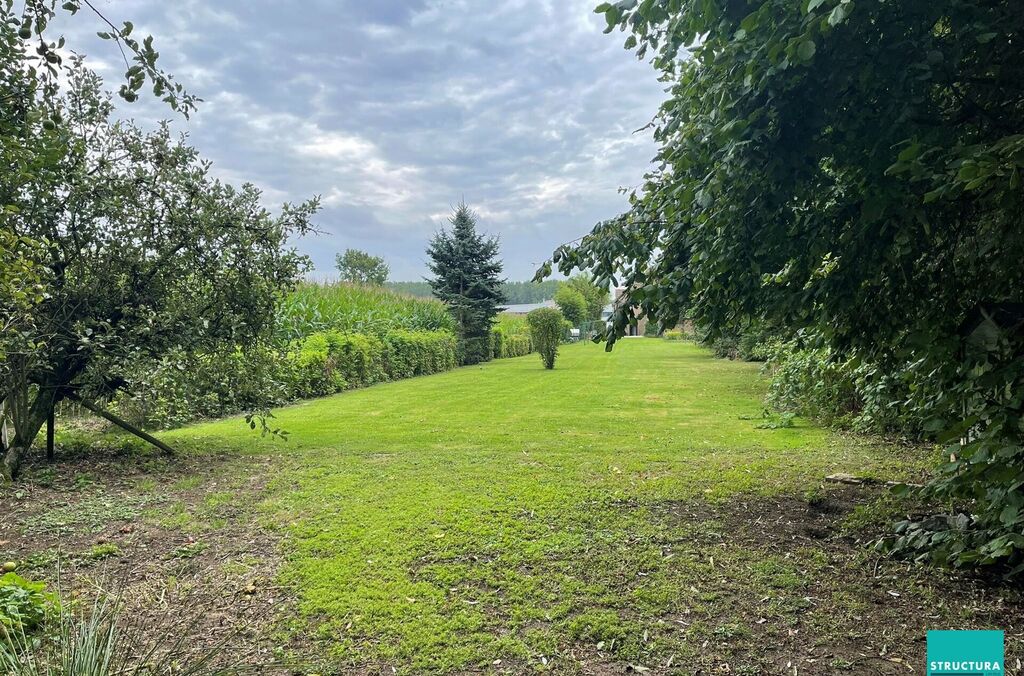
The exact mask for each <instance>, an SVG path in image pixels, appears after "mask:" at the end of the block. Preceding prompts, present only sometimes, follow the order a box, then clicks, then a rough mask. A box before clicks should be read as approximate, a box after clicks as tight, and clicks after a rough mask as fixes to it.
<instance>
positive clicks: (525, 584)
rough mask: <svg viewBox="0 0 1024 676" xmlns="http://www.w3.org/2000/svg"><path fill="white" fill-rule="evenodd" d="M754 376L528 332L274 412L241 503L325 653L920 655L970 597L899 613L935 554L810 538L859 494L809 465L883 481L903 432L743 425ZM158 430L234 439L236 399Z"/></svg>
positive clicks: (625, 661) (644, 345) (413, 664)
mask: <svg viewBox="0 0 1024 676" xmlns="http://www.w3.org/2000/svg"><path fill="white" fill-rule="evenodd" d="M763 387H764V384H763V381H762V380H761V379H760V378H759V377H758V366H756V365H751V364H743V363H736V362H729V361H723V360H716V359H713V358H712V357H710V356H709V355H708V354H707V353H706V352H705V351H703V350H701V349H699V348H697V347H695V346H692V345H689V344H682V343H672V342H665V341H659V340H626V341H623V342H622V343H620V344H619V345H618V346H617V347H616V348H615V350H614V351H613V352H612V353H610V354H607V353H605V352H603V351H602V350H601V348H600V347H597V346H594V345H590V344H583V345H574V346H571V347H566V348H564V349H563V350H562V354H561V356H560V359H559V361H558V364H557V367H556V369H555V370H554V371H545V370H544V369H542V368H541V364H540V360H539V359H538V358H537V356H536V355H531V356H529V357H524V358H520V359H510V360H503V361H496V362H493V363H489V364H486V365H484V366H480V367H471V368H463V369H459V370H457V371H454V372H450V373H446V374H443V375H438V376H431V377H426V378H419V379H416V380H412V381H405V382H398V383H391V384H386V385H381V386H377V387H372V388H369V389H366V390H362V391H357V392H350V393H346V394H343V395H340V396H336V397H331V398H326V399H322V400H316V401H310V402H306V403H303V404H299V405H297V406H293V407H290V408H288V409H286V410H283V411H281V412H280V413H279V416H278V417H279V419H280V423H281V424H282V426H283V427H284V428H285V429H287V430H288V431H289V432H291V435H292V437H291V440H290V441H289V442H288V443H287V446H286V449H287V450H286V455H285V457H284V459H283V460H282V461H281V463H280V468H279V473H278V474H277V476H276V477H275V478H274V480H273V482H272V483H271V485H270V491H269V495H268V497H267V498H266V499H265V501H264V502H263V503H262V505H261V513H262V515H263V518H264V519H265V521H266V523H268V524H270V525H271V526H272V527H274V528H278V529H280V531H281V533H282V535H283V537H284V545H283V551H284V557H285V563H284V565H283V568H282V569H281V572H280V574H279V579H280V581H281V583H282V584H284V585H287V586H288V587H290V588H292V589H294V590H295V591H296V594H297V607H298V611H299V615H300V616H301V617H300V619H298V620H297V621H295V622H294V623H293V630H294V631H295V632H298V633H305V632H309V640H308V642H307V643H306V644H305V645H306V648H310V647H313V648H314V649H315V652H316V653H318V654H320V655H322V656H323V657H324V660H325V661H324V665H323V667H322V668H323V669H325V670H331V669H333V670H335V671H341V672H345V671H346V670H347V669H349V668H356V667H358V668H362V669H366V670H368V671H371V672H372V671H374V670H376V669H380V670H381V671H382V672H385V673H387V672H390V671H391V668H394V669H395V670H396V671H398V672H399V673H423V672H435V671H437V672H457V671H464V670H471V669H473V670H475V669H484V670H493V671H496V672H502V671H507V672H508V673H522V672H523V671H532V670H535V669H536V670H551V671H553V672H555V673H574V672H582V673H594V672H595V671H596V672H598V673H600V670H601V669H608V670H613V669H616V668H620V667H626V668H632V669H636V670H639V671H641V672H642V671H643V670H644V669H652V670H656V671H658V670H661V671H665V670H668V671H672V670H673V669H678V670H679V673H695V671H694V670H695V669H697V668H702V669H708V670H712V669H714V668H716V667H717V668H721V665H723V664H727V665H729V668H730V669H731V671H730V672H728V673H749V674H755V673H762V671H761V670H762V669H770V670H772V671H769V672H767V673H774V670H775V669H780V670H784V669H785V665H786V663H787V662H792V663H794V664H796V663H799V661H800V659H804V660H808V659H809V660H811V661H810V662H809V664H810V665H814V664H818V666H819V667H821V669H822V671H821V673H830V672H833V671H835V670H837V669H840V668H850V669H853V668H855V667H856V665H857V664H858V663H863V662H864V661H865V660H870V663H869V666H868V667H867V668H868V671H865V672H864V673H884V672H885V669H887V668H889V667H890V666H892V668H893V669H894V671H893V673H905V672H906V666H907V665H906V664H904V663H902V661H903V660H906V661H907V663H913V661H915V656H918V655H920V662H921V663H922V664H923V652H922V649H921V645H922V644H921V643H920V641H921V639H922V638H923V635H924V634H923V630H924V628H925V627H926V626H929V627H930V626H933V625H934V623H935V621H936V618H935V615H936V612H937V613H938V618H940V619H941V620H942V621H943V622H944V623H945V624H949V623H952V624H953V625H957V626H958V625H959V624H963V623H972V622H976V621H978V618H977V617H976V616H975V615H972V614H971V613H969V612H964V611H962V610H961V609H959V608H958V607H957V606H956V605H955V604H953V606H951V607H949V606H947V604H945V603H940V604H938V607H937V608H935V609H932V610H928V611H917V610H914V611H908V604H907V601H909V602H910V606H911V607H912V608H921V607H923V605H922V604H930V603H932V601H933V600H934V595H935V593H936V592H935V588H934V585H936V584H939V582H937V579H936V578H934V577H931V578H929V577H927V576H926V577H925V578H924V579H918V578H917V577H916V576H914V575H911V574H909V572H908V570H907V569H905V568H899V569H898V570H896V571H890V572H894V573H898V574H893V575H892V577H891V579H890V578H886V577H885V576H884V575H880V574H878V572H877V571H873V569H872V559H871V558H870V556H869V555H868V554H866V553H864V552H862V551H861V550H860V549H859V548H857V547H854V546H852V545H850V544H849V543H846V544H843V545H842V546H834V545H830V544H828V543H829V541H830V540H835V539H837V538H840V536H841V533H838V531H841V530H842V528H841V523H840V522H841V521H842V516H843V515H842V514H838V515H836V513H838V512H846V511H848V509H849V508H850V506H852V505H853V504H855V503H858V502H859V503H864V502H867V501H868V500H869V499H870V497H871V496H869V495H863V494H857V495H854V494H852V493H851V491H850V490H847V489H840V488H836V489H831V488H829V487H827V486H824V485H823V484H822V481H821V480H822V479H823V477H824V476H826V475H828V474H831V473H834V472H848V473H855V474H859V475H867V476H872V477H878V478H882V479H890V478H895V479H899V478H902V477H905V476H907V475H908V474H912V473H914V472H916V471H919V467H920V465H919V464H917V463H919V462H920V459H919V458H918V457H917V456H919V455H920V453H918V452H914V453H908V452H907V449H897V448H893V447H891V446H887V445H885V444H881V443H871V442H869V441H865V440H855V439H851V438H847V437H840V436H834V435H831V434H829V433H827V432H825V431H823V430H821V429H818V428H816V427H813V426H811V425H808V424H806V423H798V424H797V425H796V426H795V427H793V428H788V429H760V428H759V427H758V424H759V422H760V416H761V411H762V405H761V398H762V395H763ZM170 436H171V438H172V439H175V440H176V441H178V442H179V443H181V442H185V443H188V442H187V441H186V440H189V439H191V440H192V443H194V444H195V445H197V446H199V447H209V446H210V445H214V446H216V447H220V448H229V447H230V448H238V449H250V450H251V447H252V446H253V444H254V440H253V437H252V435H251V433H249V432H248V431H247V430H244V429H243V428H242V427H241V426H240V425H239V424H238V422H237V421H236V420H228V421H220V422H216V423H213V424H206V425H201V426H198V427H193V428H190V429H186V430H183V431H179V432H177V433H175V434H173V435H170ZM260 447H261V448H264V449H266V450H268V451H271V450H272V451H273V452H275V453H281V452H282V444H281V443H280V442H270V441H267V442H262V443H261V444H260ZM815 507H817V508H818V509H817V510H816V509H815ZM861 511H863V508H862V510H861ZM830 513H832V516H831V517H830V516H829V514H830ZM860 513H861V512H857V513H855V514H860ZM868 515H869V516H870V513H868ZM815 529H817V530H815ZM840 539H841V538H840ZM906 597H909V598H906ZM913 612H918V613H919V615H918V616H916V617H915V616H914V615H913V614H912V613H913ZM908 613H911V614H908ZM929 617H931V618H933V619H931V620H929V619H928V618H929ZM945 624H944V626H945ZM982 624H983V622H982ZM899 626H902V627H904V629H905V630H906V631H905V636H903V639H902V640H904V641H915V642H917V643H906V642H904V643H902V644H901V643H900V641H901V638H900V636H897V635H896V634H899V633H900V632H899V631H897V630H896V628H897V627H899ZM880 665H881V666H880ZM893 665H895V666H893ZM883 667H884V668H883ZM800 669H801V670H800V673H808V671H807V666H801V667H800ZM612 672H613V671H609V673H612ZM620 672H621V669H619V671H617V672H614V673H620ZM715 673H717V672H715ZM780 673H782V672H781V671H780ZM787 673H788V672H787ZM794 673H795V672H794ZM811 673H814V672H813V671H811Z"/></svg>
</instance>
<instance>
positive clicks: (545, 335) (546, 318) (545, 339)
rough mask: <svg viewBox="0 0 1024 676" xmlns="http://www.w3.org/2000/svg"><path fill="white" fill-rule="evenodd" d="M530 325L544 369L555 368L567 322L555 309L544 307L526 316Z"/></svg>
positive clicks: (531, 334)
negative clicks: (559, 345)
mask: <svg viewBox="0 0 1024 676" xmlns="http://www.w3.org/2000/svg"><path fill="white" fill-rule="evenodd" d="M526 321H527V322H529V324H530V337H531V338H532V340H533V344H534V346H535V347H536V348H537V351H538V352H539V353H540V358H541V361H543V362H544V368H546V369H553V368H555V358H556V357H557V356H558V344H559V343H561V342H562V337H563V336H564V335H565V329H566V321H565V318H564V317H563V316H562V313H561V312H559V311H558V310H556V309H554V308H548V307H542V308H538V309H536V310H534V311H533V312H531V313H530V314H528V315H526Z"/></svg>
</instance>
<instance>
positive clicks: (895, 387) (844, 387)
mask: <svg viewBox="0 0 1024 676" xmlns="http://www.w3.org/2000/svg"><path fill="white" fill-rule="evenodd" d="M767 369H768V371H769V373H770V374H771V384H770V385H769V388H768V397H767V402H768V404H769V405H770V406H772V407H774V408H776V409H779V410H783V411H794V412H797V413H799V414H801V415H804V416H807V417H810V418H814V419H816V420H818V421H820V422H824V423H827V424H832V425H839V426H849V427H853V428H855V429H858V430H860V431H865V432H884V433H898V434H901V435H904V436H912V437H914V436H918V435H920V434H921V431H922V429H921V415H920V411H919V410H915V409H917V408H919V405H918V404H917V403H915V399H914V396H913V393H914V392H919V391H921V390H922V389H923V388H922V387H921V384H920V383H918V384H914V383H915V378H917V377H918V376H917V375H915V374H914V373H913V371H912V369H910V368H894V367H882V366H881V365H879V364H875V363H872V362H869V361H866V360H864V359H862V358H860V357H859V356H858V355H857V354H856V353H851V354H848V355H841V354H838V353H836V352H835V351H833V350H831V349H829V348H826V347H807V346H804V347H801V346H799V345H797V343H795V342H788V343H778V344H776V345H775V346H773V347H772V346H770V347H769V359H768V363H767Z"/></svg>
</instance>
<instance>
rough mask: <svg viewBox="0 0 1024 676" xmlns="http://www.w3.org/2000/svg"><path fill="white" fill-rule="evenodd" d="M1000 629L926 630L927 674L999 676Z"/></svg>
mask: <svg viewBox="0 0 1024 676" xmlns="http://www.w3.org/2000/svg"><path fill="white" fill-rule="evenodd" d="M1003 638H1004V637H1003V632H1001V631H929V632H928V676H1002V675H1003V673H1004V671H1003V667H1004V666H1005V665H1004V663H1003V661H1004V659H1005V655H1004V653H1003V650H1004V648H1003V645H1004V644H1003Z"/></svg>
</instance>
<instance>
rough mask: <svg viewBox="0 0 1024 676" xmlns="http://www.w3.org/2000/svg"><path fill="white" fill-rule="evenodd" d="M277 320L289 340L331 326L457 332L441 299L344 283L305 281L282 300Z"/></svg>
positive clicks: (360, 330) (374, 330)
mask: <svg viewBox="0 0 1024 676" xmlns="http://www.w3.org/2000/svg"><path fill="white" fill-rule="evenodd" d="M277 323H278V332H279V335H280V337H281V338H284V339H285V340H292V339H296V338H302V337H303V336H307V335H309V334H311V333H313V332H316V331H325V330H328V329H335V330H339V331H351V332H355V333H365V334H372V335H381V334H384V333H387V332H388V331H390V330H391V329H409V330H421V331H436V330H439V329H448V330H449V331H454V330H455V324H454V322H453V321H452V318H451V315H449V314H448V311H447V310H446V308H445V306H444V304H443V303H441V302H440V301H436V300H430V299H425V298H414V297H413V296H407V295H403V294H399V293H395V292H394V291H389V290H387V289H384V288H380V287H365V286H358V285H353V284H345V283H332V284H318V283H305V284H302V285H301V286H300V287H299V288H298V289H296V290H295V291H294V292H293V293H291V294H289V295H288V296H287V297H286V298H285V299H284V301H283V302H282V303H281V306H280V308H279V309H278V321H277Z"/></svg>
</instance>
